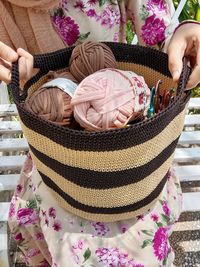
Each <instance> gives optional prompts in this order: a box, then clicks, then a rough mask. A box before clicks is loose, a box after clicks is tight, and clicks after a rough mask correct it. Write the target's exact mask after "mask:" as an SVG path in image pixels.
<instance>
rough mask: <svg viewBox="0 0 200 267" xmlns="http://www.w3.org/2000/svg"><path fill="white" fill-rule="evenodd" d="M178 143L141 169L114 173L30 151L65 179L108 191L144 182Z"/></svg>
mask: <svg viewBox="0 0 200 267" xmlns="http://www.w3.org/2000/svg"><path fill="white" fill-rule="evenodd" d="M177 142H178V138H177V139H176V140H175V141H174V142H172V143H171V144H170V145H169V146H168V147H166V148H165V149H164V150H163V151H162V152H161V153H160V154H159V155H158V156H157V157H156V158H154V159H153V160H151V161H150V162H148V163H146V164H144V165H142V166H140V167H137V168H132V169H126V170H123V171H112V172H99V171H94V170H86V169H82V168H77V167H71V166H68V165H64V164H62V163H60V162H59V161H56V160H54V159H52V158H50V157H48V156H47V155H45V154H43V153H41V152H40V151H38V150H36V149H35V148H34V147H33V146H31V145H30V149H31V151H32V153H33V154H34V155H35V156H36V157H37V158H38V159H39V160H40V161H41V162H42V163H44V164H45V165H46V166H47V167H49V168H50V169H52V170H53V171H55V172H56V173H58V174H59V175H61V176H62V177H63V179H66V180H68V181H70V182H72V183H74V184H77V185H79V186H81V187H85V188H94V189H106V188H116V187H120V186H125V185H128V184H133V183H136V182H139V181H141V180H143V179H144V178H145V177H147V176H148V175H150V174H151V173H152V172H154V171H155V170H156V169H158V168H159V167H160V166H161V165H162V164H163V163H164V162H165V161H166V160H167V159H168V158H169V157H170V156H171V155H172V154H173V152H174V150H175V148H176V145H177ZM91 166H92V159H91ZM102 168H103V166H102Z"/></svg>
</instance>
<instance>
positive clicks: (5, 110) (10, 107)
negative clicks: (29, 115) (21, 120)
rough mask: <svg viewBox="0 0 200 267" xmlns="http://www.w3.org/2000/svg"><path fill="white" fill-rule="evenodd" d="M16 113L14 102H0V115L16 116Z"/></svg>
mask: <svg viewBox="0 0 200 267" xmlns="http://www.w3.org/2000/svg"><path fill="white" fill-rule="evenodd" d="M17 114H18V112H17V108H16V105H15V104H1V105H0V117H6V116H16V115H17Z"/></svg>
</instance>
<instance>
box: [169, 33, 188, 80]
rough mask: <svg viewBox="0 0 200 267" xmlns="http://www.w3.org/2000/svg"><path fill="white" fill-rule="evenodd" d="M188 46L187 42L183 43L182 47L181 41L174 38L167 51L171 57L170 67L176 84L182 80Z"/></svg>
mask: <svg viewBox="0 0 200 267" xmlns="http://www.w3.org/2000/svg"><path fill="white" fill-rule="evenodd" d="M186 46H187V45H186V42H183V41H182V45H180V41H178V40H177V39H175V38H172V40H171V43H170V44H169V47H168V50H167V53H168V56H169V61H168V67H169V70H170V72H171V75H172V77H173V80H174V81H175V82H177V81H178V79H179V78H180V74H181V71H182V68H183V57H184V53H185V49H186Z"/></svg>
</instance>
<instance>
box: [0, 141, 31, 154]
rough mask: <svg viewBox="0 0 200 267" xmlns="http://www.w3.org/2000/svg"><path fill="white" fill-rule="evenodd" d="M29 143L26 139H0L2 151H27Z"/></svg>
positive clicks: (0, 149)
mask: <svg viewBox="0 0 200 267" xmlns="http://www.w3.org/2000/svg"><path fill="white" fill-rule="evenodd" d="M27 150H28V143H27V141H26V139H25V138H12V139H10V138H8V139H0V151H5V152H9V151H27Z"/></svg>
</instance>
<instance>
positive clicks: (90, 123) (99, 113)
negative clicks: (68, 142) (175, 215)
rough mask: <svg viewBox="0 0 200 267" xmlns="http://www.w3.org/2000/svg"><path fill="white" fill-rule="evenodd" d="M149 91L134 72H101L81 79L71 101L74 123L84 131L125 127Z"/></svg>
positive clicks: (107, 70)
mask: <svg viewBox="0 0 200 267" xmlns="http://www.w3.org/2000/svg"><path fill="white" fill-rule="evenodd" d="M149 98H150V90H149V88H148V86H147V84H146V83H145V81H144V79H143V77H141V76H138V75H136V74H135V73H134V72H130V71H121V70H116V69H104V70H101V71H98V72H96V73H94V74H92V75H90V76H88V77H87V78H85V79H84V80H83V81H82V82H81V83H80V84H79V85H78V87H77V89H76V91H75V94H74V96H73V97H72V100H71V105H72V108H73V110H74V117H75V120H76V121H77V122H78V123H79V124H80V125H81V126H82V127H83V128H85V129H86V130H88V131H102V130H106V129H114V128H119V127H123V126H125V125H126V124H127V123H128V122H129V121H131V120H133V119H134V118H135V116H136V114H137V115H138V112H142V111H144V110H145V109H146V107H147V106H148V105H149Z"/></svg>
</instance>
